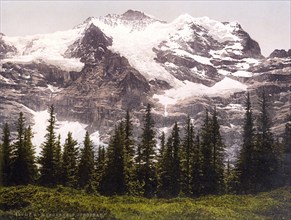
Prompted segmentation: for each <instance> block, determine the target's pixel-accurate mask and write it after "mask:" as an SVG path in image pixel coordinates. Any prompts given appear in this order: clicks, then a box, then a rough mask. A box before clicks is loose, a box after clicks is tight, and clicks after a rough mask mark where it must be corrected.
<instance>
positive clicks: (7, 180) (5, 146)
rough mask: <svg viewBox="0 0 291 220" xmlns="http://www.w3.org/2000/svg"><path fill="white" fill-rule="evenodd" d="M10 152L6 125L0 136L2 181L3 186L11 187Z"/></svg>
mask: <svg viewBox="0 0 291 220" xmlns="http://www.w3.org/2000/svg"><path fill="white" fill-rule="evenodd" d="M12 150H13V146H12V145H11V139H10V129H9V125H8V124H7V123H5V124H4V127H3V136H2V151H1V152H2V181H3V185H4V186H9V185H11V165H12V153H13V152H12Z"/></svg>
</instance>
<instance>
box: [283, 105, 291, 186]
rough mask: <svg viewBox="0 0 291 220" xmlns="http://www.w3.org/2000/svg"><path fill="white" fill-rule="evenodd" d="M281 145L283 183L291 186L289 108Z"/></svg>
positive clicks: (290, 124)
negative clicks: (282, 148) (282, 152)
mask: <svg viewBox="0 0 291 220" xmlns="http://www.w3.org/2000/svg"><path fill="white" fill-rule="evenodd" d="M283 147H284V155H283V156H284V157H283V175H284V185H286V186H291V108H290V113H289V115H288V117H287V122H286V125H285V132H284V137H283Z"/></svg>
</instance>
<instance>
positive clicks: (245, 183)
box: [236, 93, 255, 193]
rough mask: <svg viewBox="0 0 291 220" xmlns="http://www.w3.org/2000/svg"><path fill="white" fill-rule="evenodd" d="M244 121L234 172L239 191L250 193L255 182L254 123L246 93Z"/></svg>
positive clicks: (248, 96) (248, 97)
mask: <svg viewBox="0 0 291 220" xmlns="http://www.w3.org/2000/svg"><path fill="white" fill-rule="evenodd" d="M245 110H246V112H245V119H244V125H243V145H242V148H241V150H240V154H239V157H238V162H237V165H236V172H237V175H238V181H239V191H240V192H242V193H251V192H252V190H253V185H254V182H255V173H254V171H255V167H254V158H253V157H254V155H255V152H254V150H255V149H254V135H255V133H254V122H253V114H252V109H251V101H250V94H249V93H247V97H246V107H245Z"/></svg>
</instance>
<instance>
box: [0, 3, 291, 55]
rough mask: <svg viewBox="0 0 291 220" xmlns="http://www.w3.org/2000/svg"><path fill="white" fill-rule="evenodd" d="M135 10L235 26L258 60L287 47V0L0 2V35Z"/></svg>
mask: <svg viewBox="0 0 291 220" xmlns="http://www.w3.org/2000/svg"><path fill="white" fill-rule="evenodd" d="M128 9H133V10H140V11H143V12H145V13H146V14H150V15H153V16H154V17H155V18H157V19H160V20H164V21H167V22H171V21H173V20H174V19H175V18H176V17H178V16H179V15H181V14H185V13H187V14H190V15H191V16H193V17H201V16H207V17H209V18H211V19H215V20H218V21H237V22H239V23H240V24H241V26H242V28H243V29H244V30H245V31H247V32H248V33H249V34H250V36H251V37H252V38H253V39H254V40H256V41H257V42H258V43H259V45H260V47H261V50H262V54H263V55H264V56H268V55H269V54H270V53H271V52H272V51H273V50H274V49H290V48H291V39H290V35H291V30H290V26H291V18H290V10H291V0H285V1H282V0H281V1H243V0H238V1H237V0H228V1H219V0H216V1H215V0H213V1H92V0H91V1H23V0H22V1H6V0H0V12H1V20H0V21H1V22H0V32H2V33H4V34H5V35H7V36H25V35H31V34H41V33H51V32H55V31H59V30H67V29H71V28H72V27H74V26H76V25H78V24H80V23H82V22H83V21H84V20H85V19H86V18H88V17H90V16H94V17H99V16H104V15H107V14H109V13H115V14H122V13H124V12H125V11H127V10H128Z"/></svg>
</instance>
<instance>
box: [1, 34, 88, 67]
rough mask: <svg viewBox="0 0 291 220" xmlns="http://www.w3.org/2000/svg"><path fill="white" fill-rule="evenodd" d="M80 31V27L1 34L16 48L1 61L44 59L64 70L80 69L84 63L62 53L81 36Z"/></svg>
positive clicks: (35, 60) (27, 61)
mask: <svg viewBox="0 0 291 220" xmlns="http://www.w3.org/2000/svg"><path fill="white" fill-rule="evenodd" d="M82 31H83V30H82V29H72V30H67V31H58V32H55V33H52V34H39V35H31V36H25V37H7V36H3V39H4V41H5V42H7V43H8V44H10V45H13V46H15V47H16V49H17V54H16V55H15V56H13V57H9V58H7V59H4V60H3V61H4V62H15V63H29V62H32V61H34V62H42V61H44V62H46V63H48V64H52V65H55V66H57V67H59V68H61V69H63V70H66V71H81V70H82V68H83V66H84V64H83V63H81V61H80V60H79V59H76V58H65V57H64V53H65V51H66V50H67V49H68V46H70V45H71V44H73V43H74V42H75V41H76V39H77V38H78V37H80V36H81V33H82Z"/></svg>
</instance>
